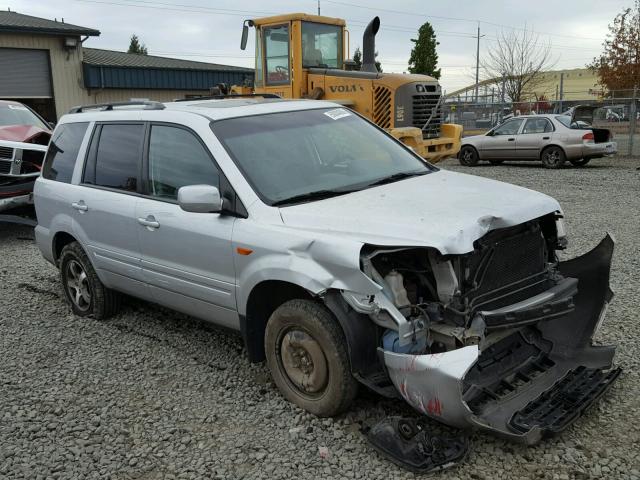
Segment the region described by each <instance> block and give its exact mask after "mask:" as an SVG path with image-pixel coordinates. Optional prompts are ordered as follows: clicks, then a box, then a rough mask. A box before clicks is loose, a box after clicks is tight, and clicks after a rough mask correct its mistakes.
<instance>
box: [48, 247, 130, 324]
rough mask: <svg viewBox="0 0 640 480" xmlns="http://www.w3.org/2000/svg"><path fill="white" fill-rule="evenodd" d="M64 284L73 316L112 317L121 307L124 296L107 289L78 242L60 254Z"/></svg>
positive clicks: (61, 279) (61, 274)
mask: <svg viewBox="0 0 640 480" xmlns="http://www.w3.org/2000/svg"><path fill="white" fill-rule="evenodd" d="M59 266H60V281H61V282H62V289H63V290H64V294H65V297H66V298H67V301H68V302H69V304H70V305H71V309H72V310H73V313H75V314H76V315H78V316H80V317H88V316H93V317H94V318H96V319H98V320H102V319H105V318H109V317H110V316H111V315H113V314H115V313H116V312H117V311H118V309H119V308H120V295H119V294H118V293H117V292H115V291H113V290H111V289H109V288H107V287H105V286H104V285H103V284H102V282H101V281H100V279H99V278H98V275H97V274H96V271H95V270H94V269H93V265H91V262H90V261H89V257H88V256H87V254H86V253H85V251H84V250H83V249H82V247H81V246H80V244H79V243H78V242H71V243H69V244H68V245H66V246H65V247H64V248H63V249H62V253H61V254H60V263H59Z"/></svg>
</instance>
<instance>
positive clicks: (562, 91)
mask: <svg viewBox="0 0 640 480" xmlns="http://www.w3.org/2000/svg"><path fill="white" fill-rule="evenodd" d="M562 97H564V73H560V111H559V112H558V113H562Z"/></svg>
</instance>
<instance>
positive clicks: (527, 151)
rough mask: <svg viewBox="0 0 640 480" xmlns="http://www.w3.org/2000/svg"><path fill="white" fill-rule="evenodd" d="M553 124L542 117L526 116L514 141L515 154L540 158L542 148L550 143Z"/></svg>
mask: <svg viewBox="0 0 640 480" xmlns="http://www.w3.org/2000/svg"><path fill="white" fill-rule="evenodd" d="M552 136H553V125H551V122H550V121H549V120H548V119H546V118H544V117H539V118H527V121H526V122H525V124H524V127H523V128H522V133H520V134H519V135H518V139H517V141H516V156H517V157H518V158H522V159H525V158H526V159H529V160H534V159H540V152H541V151H542V149H543V148H544V147H545V146H547V145H548V144H549V143H551V137H552Z"/></svg>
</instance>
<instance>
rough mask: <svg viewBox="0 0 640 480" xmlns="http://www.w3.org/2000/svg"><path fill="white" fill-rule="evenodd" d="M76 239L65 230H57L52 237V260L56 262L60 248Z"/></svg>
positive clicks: (60, 251)
mask: <svg viewBox="0 0 640 480" xmlns="http://www.w3.org/2000/svg"><path fill="white" fill-rule="evenodd" d="M75 241H76V239H75V238H74V237H73V235H71V234H70V233H67V232H58V233H56V234H55V236H54V237H53V260H54V261H55V262H56V263H58V259H59V258H60V254H61V253H62V249H63V248H64V247H66V246H67V245H69V244H70V243H71V242H75Z"/></svg>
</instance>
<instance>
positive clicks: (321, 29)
mask: <svg viewBox="0 0 640 480" xmlns="http://www.w3.org/2000/svg"><path fill="white" fill-rule="evenodd" d="M302 66H303V67H305V68H306V67H324V68H342V27H340V26H338V25H325V24H322V23H312V22H302Z"/></svg>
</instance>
